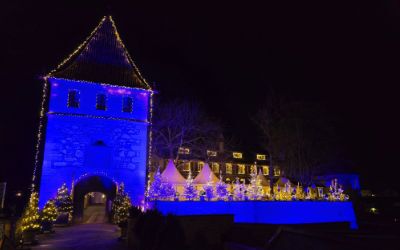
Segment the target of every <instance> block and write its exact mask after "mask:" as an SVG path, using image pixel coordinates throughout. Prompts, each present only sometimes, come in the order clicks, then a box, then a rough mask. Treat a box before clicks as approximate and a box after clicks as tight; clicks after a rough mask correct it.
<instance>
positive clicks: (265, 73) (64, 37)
mask: <svg viewBox="0 0 400 250" xmlns="http://www.w3.org/2000/svg"><path fill="white" fill-rule="evenodd" d="M60 2H61V1H57V4H56V3H54V2H52V3H45V1H41V3H38V1H26V3H22V1H7V2H5V3H2V8H1V9H2V11H1V12H2V14H1V17H0V20H1V21H0V28H1V29H0V30H1V35H0V37H1V39H0V45H1V46H0V47H1V56H0V63H1V66H2V67H1V70H0V81H1V85H2V94H1V98H0V105H1V106H0V107H1V109H0V110H1V113H2V116H1V122H0V128H1V130H0V131H1V133H0V147H1V148H0V149H1V151H0V153H1V161H0V181H7V182H8V185H9V186H10V188H11V189H14V188H20V189H23V188H26V187H27V186H28V184H29V181H30V178H31V175H32V171H33V158H34V145H35V140H36V132H37V127H38V117H39V106H40V98H41V87H42V81H41V80H40V77H41V76H43V75H45V74H46V73H47V72H49V71H50V70H52V69H53V68H54V67H55V66H56V65H57V64H58V63H59V62H61V61H62V60H63V59H64V58H65V57H66V56H67V55H68V54H70V53H71V52H72V51H73V50H74V49H75V48H76V47H77V46H78V45H79V44H80V43H81V42H82V41H83V40H84V39H85V38H86V37H87V36H88V35H89V33H90V32H91V31H92V30H93V29H94V27H95V26H96V25H97V24H98V22H99V21H100V20H101V18H102V16H104V15H107V14H111V15H113V18H114V20H115V22H116V24H117V28H118V30H119V33H120V35H121V38H122V40H123V41H124V43H125V45H126V46H127V48H128V50H129V52H130V53H131V55H132V57H133V59H134V61H135V62H136V64H137V65H138V67H139V68H140V70H141V72H142V74H143V75H144V77H145V78H146V79H147V80H148V81H149V82H150V83H152V84H153V85H154V86H155V88H156V90H157V91H158V94H157V97H156V98H161V99H162V100H163V101H167V100H171V99H174V98H182V97H184V98H186V99H189V100H192V99H193V100H195V101H198V102H200V103H201V104H202V105H203V106H204V108H205V109H206V111H207V112H208V113H209V114H210V115H211V116H213V117H215V118H217V119H219V120H221V121H222V122H223V124H224V126H225V128H226V131H227V133H228V134H233V135H235V137H236V138H238V139H239V140H240V141H241V144H242V145H241V149H244V150H256V149H257V148H259V147H260V145H259V141H260V139H259V136H260V134H258V132H257V130H256V127H255V125H254V124H253V123H252V122H251V117H252V116H253V115H254V114H255V113H256V112H257V110H258V109H259V108H260V107H261V105H262V104H263V102H264V97H265V96H266V92H267V91H268V89H270V87H272V88H274V89H276V90H277V91H278V92H279V93H280V94H281V95H283V96H288V97H291V98H296V99H301V100H305V101H314V102H317V103H320V104H321V105H323V106H325V107H327V109H328V111H329V112H331V114H332V115H333V116H334V117H336V122H337V126H338V137H341V138H344V139H343V149H344V151H345V152H346V153H347V156H348V158H349V159H350V160H352V161H353V162H354V165H355V167H354V169H352V170H351V171H354V170H355V171H357V172H359V173H360V174H361V185H362V186H364V187H366V188H368V187H373V188H384V187H395V186H396V187H399V182H398V176H397V175H395V174H394V173H395V172H396V171H397V168H398V165H399V163H398V162H399V161H398V159H397V158H398V157H397V156H398V155H399V153H398V152H399V139H400V133H399V127H400V123H399V118H398V116H399V113H400V112H399V110H398V107H399V104H398V99H399V98H398V96H399V94H398V93H399V92H398V91H397V88H396V87H397V85H398V84H399V83H400V74H399V68H400V3H399V2H398V1H376V3H368V1H339V2H337V1H334V2H329V3H328V2H327V1H311V2H307V3H304V1H294V3H289V2H286V1H285V3H270V4H265V3H264V5H248V3H247V2H246V1H241V2H240V4H234V3H233V1H231V2H230V3H229V4H222V3H220V4H217V3H216V2H217V1H213V2H210V3H207V2H206V1H186V4H182V3H180V4H177V3H176V4H174V3H172V2H170V1H163V2H164V3H163V4H160V3H156V2H150V1H129V4H128V3H125V2H124V3H118V4H117V3H113V4H106V2H105V1H93V2H90V1H80V2H81V3H79V4H73V3H67V2H70V1H65V2H66V3H64V4H63V3H60ZM87 2H88V3H87ZM114 2H117V1H114ZM127 2H128V1H127ZM277 2H281V1H277ZM322 2H323V3H322Z"/></svg>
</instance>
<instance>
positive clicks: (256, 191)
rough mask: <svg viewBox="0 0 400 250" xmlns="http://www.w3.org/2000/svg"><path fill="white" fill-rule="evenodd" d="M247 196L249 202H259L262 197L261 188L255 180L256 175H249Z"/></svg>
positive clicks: (253, 173) (254, 173)
mask: <svg viewBox="0 0 400 250" xmlns="http://www.w3.org/2000/svg"><path fill="white" fill-rule="evenodd" d="M247 194H248V196H249V198H250V199H251V200H259V199H260V198H261V197H262V186H261V185H260V181H259V180H257V173H256V172H252V173H251V174H250V185H249V186H248V188H247Z"/></svg>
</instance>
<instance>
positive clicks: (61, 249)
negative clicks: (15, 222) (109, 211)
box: [32, 206, 128, 250]
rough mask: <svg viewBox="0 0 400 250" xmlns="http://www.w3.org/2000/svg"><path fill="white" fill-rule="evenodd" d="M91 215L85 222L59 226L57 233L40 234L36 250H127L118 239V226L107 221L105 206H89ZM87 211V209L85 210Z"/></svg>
mask: <svg viewBox="0 0 400 250" xmlns="http://www.w3.org/2000/svg"><path fill="white" fill-rule="evenodd" d="M89 209H90V211H87V212H88V214H89V212H90V216H87V217H86V220H85V223H83V224H80V225H74V226H70V227H57V228H55V230H56V233H54V234H45V235H39V237H38V239H39V245H38V246H35V247H33V248H32V249H35V250H72V249H73V250H79V249H84V250H91V249H93V250H97V249H99V250H103V249H104V250H106V249H107V250H108V249H110V250H125V249H128V248H127V247H126V246H125V244H126V243H123V242H120V241H118V237H119V235H120V232H119V229H118V227H117V226H115V225H112V224H108V223H105V222H104V221H105V219H104V207H103V206H93V207H89ZM85 212H86V211H85Z"/></svg>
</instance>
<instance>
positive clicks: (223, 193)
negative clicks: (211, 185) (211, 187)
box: [215, 174, 228, 200]
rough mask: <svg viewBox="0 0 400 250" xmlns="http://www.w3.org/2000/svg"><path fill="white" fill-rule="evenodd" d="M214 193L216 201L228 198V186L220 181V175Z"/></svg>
mask: <svg viewBox="0 0 400 250" xmlns="http://www.w3.org/2000/svg"><path fill="white" fill-rule="evenodd" d="M215 193H216V195H217V199H218V200H225V199H226V198H227V197H228V185H226V183H225V182H223V181H222V175H221V174H220V175H219V181H218V182H217V184H216V185H215Z"/></svg>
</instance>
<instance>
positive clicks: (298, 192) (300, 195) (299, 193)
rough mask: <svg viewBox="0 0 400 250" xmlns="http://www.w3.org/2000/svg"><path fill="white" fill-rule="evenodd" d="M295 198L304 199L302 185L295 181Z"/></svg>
mask: <svg viewBox="0 0 400 250" xmlns="http://www.w3.org/2000/svg"><path fill="white" fill-rule="evenodd" d="M295 198H296V200H303V199H305V195H304V191H303V187H301V186H300V183H297V187H296V194H295Z"/></svg>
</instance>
